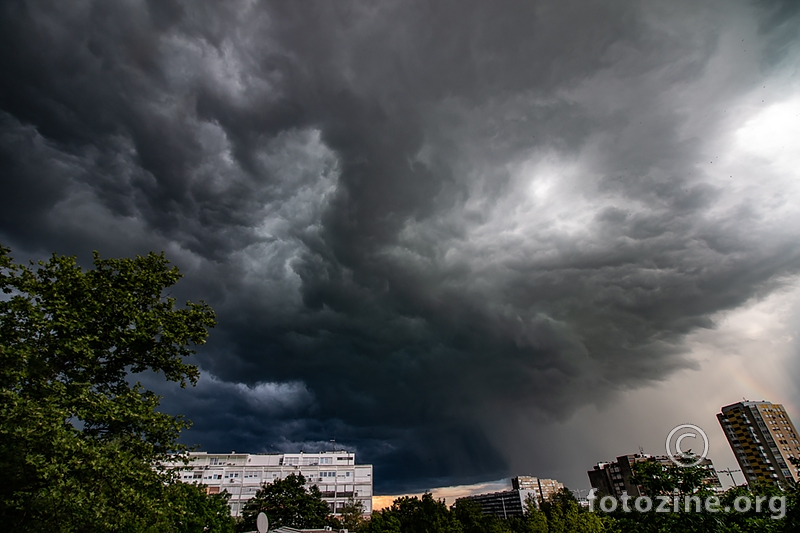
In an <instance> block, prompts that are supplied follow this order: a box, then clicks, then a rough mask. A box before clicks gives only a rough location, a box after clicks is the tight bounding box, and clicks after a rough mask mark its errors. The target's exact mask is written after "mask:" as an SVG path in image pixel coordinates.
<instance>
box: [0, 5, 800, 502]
mask: <svg viewBox="0 0 800 533" xmlns="http://www.w3.org/2000/svg"><path fill="white" fill-rule="evenodd" d="M792 5H793V4H792V3H791V2H785V3H783V4H780V3H773V2H769V3H767V2H764V3H745V2H740V3H736V4H731V3H729V2H725V3H713V2H709V3H706V4H704V5H702V6H698V5H697V4H696V3H695V2H670V3H669V4H664V3H659V2H588V3H587V2H577V1H575V2H569V1H567V2H558V3H557V4H551V3H546V2H541V3H537V2H504V3H496V2H463V1H459V2H385V3H381V4H380V5H373V4H372V3H369V2H319V3H306V2H303V3H295V2H274V3H270V2H263V3H262V2H246V1H237V2H227V3H225V4H223V5H220V4H218V3H216V2H206V3H200V2H195V3H191V4H190V3H184V2H178V1H173V0H170V1H164V0H159V1H147V2H144V1H141V2H131V3H127V4H124V5H123V4H108V3H105V2H91V1H77V0H75V1H62V2H45V1H41V2H35V1H31V2H22V1H17V0H10V1H7V2H5V3H4V4H3V6H2V8H0V17H2V18H1V19H0V39H2V50H3V53H2V56H1V57H0V68H2V72H3V76H2V79H0V105H1V106H2V111H0V139H2V142H0V168H1V169H2V170H0V172H2V174H1V175H2V191H3V194H2V196H1V197H0V237H2V241H3V242H4V243H6V244H9V245H12V246H14V248H15V251H16V253H15V255H16V256H17V257H18V258H21V257H24V256H23V254H25V253H27V254H29V255H37V254H43V253H47V252H50V251H53V250H56V251H58V252H60V253H68V254H78V255H79V256H80V257H82V258H84V259H85V258H86V257H87V254H88V251H90V250H91V249H98V250H100V251H101V253H102V254H103V255H105V256H109V255H131V254H134V253H143V252H146V251H147V250H150V249H156V250H160V249H164V250H166V251H167V253H168V255H169V256H170V257H171V258H172V259H173V260H174V262H175V263H176V264H177V265H178V266H180V267H181V269H182V270H183V271H184V272H185V273H186V274H187V276H186V280H185V281H184V282H183V283H182V287H180V288H179V291H181V296H185V297H186V298H191V299H199V298H205V299H206V300H207V301H209V302H210V303H211V304H212V305H213V307H214V308H215V309H216V310H217V313H218V315H219V318H220V326H219V327H218V329H217V330H215V331H214V333H213V335H212V340H211V342H210V344H209V346H208V347H207V349H205V350H203V352H202V353H201V354H200V355H199V357H198V361H199V363H200V365H201V366H202V368H203V369H204V370H206V371H207V373H208V374H207V375H208V376H209V377H207V378H205V379H204V380H203V381H202V382H201V384H200V385H199V386H198V388H197V389H195V390H194V391H192V392H191V393H188V394H187V393H185V391H181V392H180V393H177V392H175V391H170V390H169V389H167V390H165V392H164V394H165V395H166V397H165V404H166V406H167V408H169V409H171V410H174V411H178V412H184V413H186V414H187V415H188V416H189V418H191V419H193V420H194V421H195V428H194V429H193V430H192V432H190V433H189V434H188V436H187V438H188V439H189V440H190V441H192V442H200V443H201V444H202V445H203V447H204V449H209V450H217V449H223V450H224V449H227V448H231V449H239V450H243V449H249V450H252V451H259V450H270V449H286V450H288V449H296V448H297V447H303V446H305V447H306V448H307V449H311V448H315V447H316V448H319V447H323V446H326V445H327V443H328V440H329V439H331V438H333V437H336V438H337V439H338V440H339V442H342V443H345V444H349V445H351V446H353V447H354V448H356V449H357V450H358V451H359V453H360V454H361V458H363V459H364V460H368V461H373V462H375V464H376V465H377V468H378V470H377V479H376V483H377V484H378V488H379V490H403V489H406V488H411V489H414V488H421V487H425V486H431V485H433V484H435V483H453V482H469V481H478V480H485V479H488V478H491V476H494V477H495V478H496V477H500V476H502V475H505V474H507V473H508V472H507V471H506V465H507V464H508V463H509V457H507V456H504V452H503V450H501V449H499V448H498V447H497V446H495V445H494V444H492V443H491V439H488V438H487V436H486V434H485V431H486V427H487V426H488V425H491V424H497V423H501V422H498V420H500V421H502V420H503V417H504V416H505V415H506V414H510V415H513V414H515V413H520V412H527V411H530V410H531V406H534V410H535V411H537V412H538V413H539V414H540V416H541V419H540V420H539V422H540V423H544V421H547V420H557V419H563V418H565V417H568V416H569V415H570V414H571V413H572V412H574V410H575V409H576V408H578V407H580V406H582V405H586V404H587V403H598V402H605V401H608V399H609V398H612V397H613V395H614V394H615V392H617V391H619V390H625V389H629V388H634V387H639V386H642V385H645V384H647V383H650V382H652V381H654V380H661V379H665V378H666V377H667V376H669V375H670V373H671V372H673V371H675V370H677V369H680V368H687V367H692V365H693V364H694V363H693V362H692V361H690V360H688V359H687V358H686V357H685V356H684V355H683V353H684V351H683V347H682V341H683V339H684V336H685V335H686V334H688V333H690V332H692V331H695V330H696V329H698V328H710V327H713V322H712V321H711V318H710V317H711V315H713V314H714V313H716V312H718V311H720V310H725V309H732V308H735V307H736V306H738V305H740V304H741V303H742V302H744V301H746V300H748V299H749V298H751V297H753V296H757V295H759V294H767V293H768V292H769V291H771V290H772V289H774V288H775V287H777V286H779V285H780V283H781V282H782V281H783V280H784V279H786V278H787V277H790V276H794V275H796V274H797V273H798V270H800V248H798V246H797V242H798V230H796V229H794V228H795V227H797V226H793V222H795V219H796V218H797V217H796V214H795V213H794V212H793V211H792V210H791V205H792V202H793V200H794V198H793V196H792V194H790V193H786V195H785V197H782V198H781V197H780V195H779V194H778V193H777V192H776V193H775V194H772V193H773V192H774V191H773V189H770V188H769V186H767V187H764V186H762V185H763V184H764V183H766V184H770V183H771V184H772V187H773V188H774V189H775V190H780V188H781V187H782V186H783V185H782V184H783V182H782V181H781V180H782V179H784V178H785V177H782V176H781V175H780V173H779V172H778V171H776V170H775V169H771V168H769V167H768V166H767V165H765V164H763V163H759V162H758V161H755V162H754V160H752V161H749V162H742V161H741V160H740V159H737V156H736V155H735V154H734V151H735V150H734V149H733V148H732V147H731V145H730V143H731V142H733V141H732V139H733V137H732V135H733V133H731V132H735V131H737V128H740V127H741V124H742V122H743V121H744V120H746V118H747V117H748V116H750V115H748V114H747V113H748V112H750V114H752V113H755V111H754V109H755V110H756V111H757V108H756V107H754V104H751V103H750V102H751V100H753V101H755V100H754V99H762V100H765V102H764V103H763V104H762V106H763V107H764V108H766V106H768V105H769V104H770V102H777V101H780V100H781V99H786V98H789V97H790V96H791V87H792V86H791V83H790V82H791V79H790V78H791V77H789V78H787V77H786V76H785V74H784V73H785V72H787V71H790V70H791V68H790V67H791V66H792V65H796V61H797V57H798V54H797V51H798V48H797V46H798V42H797V38H796V36H795V32H794V31H791V28H796V27H797V22H798V21H797V10H796V9H794V8H793V7H792ZM787 65H788V66H787ZM787 69H788V70H787ZM787 79H788V81H787ZM767 84H769V85H770V88H769V90H767V87H766V86H767ZM761 85H763V86H764V87H763V89H764V90H763V91H762V92H757V91H756V90H757V88H758V87H760V86H761ZM754 95H755V96H754ZM762 97H763V98H762ZM748 110H749V111H748ZM732 154H733V155H732ZM715 165H716V166H715ZM731 169H735V170H736V171H737V172H736V174H737V175H736V176H735V177H734V176H733V172H734V171H733V170H731ZM728 171H730V173H729V172H728ZM756 173H758V174H757V175H756ZM728 174H730V178H729V177H728ZM727 180H730V181H727ZM754 187H755V189H754ZM752 190H757V191H760V192H758V193H757V194H750V193H748V191H752ZM490 422H491V423H490ZM594 460H597V459H588V464H591V462H593V461H594ZM546 461H547V459H546V458H541V460H540V462H541V463H542V464H544V463H545V462H546Z"/></svg>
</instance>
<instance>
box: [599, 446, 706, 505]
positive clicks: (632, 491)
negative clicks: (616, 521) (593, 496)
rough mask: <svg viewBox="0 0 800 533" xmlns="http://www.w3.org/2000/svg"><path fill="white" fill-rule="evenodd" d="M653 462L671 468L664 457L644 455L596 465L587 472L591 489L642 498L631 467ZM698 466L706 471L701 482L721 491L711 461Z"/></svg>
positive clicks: (603, 493) (623, 457)
mask: <svg viewBox="0 0 800 533" xmlns="http://www.w3.org/2000/svg"><path fill="white" fill-rule="evenodd" d="M645 461H653V462H657V463H660V464H662V465H664V466H667V467H668V466H672V465H673V462H672V460H671V459H670V458H669V457H667V456H665V455H648V454H644V453H637V454H630V455H621V456H619V457H617V460H616V461H612V462H604V463H597V465H595V467H594V469H592V470H589V472H588V474H589V483H591V485H592V488H594V489H597V491H598V492H599V493H600V494H601V495H608V496H615V497H617V498H619V497H620V496H622V493H623V492H625V493H627V494H628V495H629V496H631V497H637V496H643V490H642V487H641V486H639V485H636V484H635V483H634V482H633V481H632V480H631V478H632V477H633V465H635V464H636V463H640V462H645ZM699 466H701V467H703V468H705V469H706V470H707V471H708V475H707V476H706V478H705V479H704V480H703V482H704V483H705V484H706V485H708V486H710V487H711V488H713V489H717V490H721V489H722V485H721V484H720V482H719V476H718V475H717V471H716V470H714V464H713V463H712V462H711V459H703V460H702V461H701V462H700V464H699Z"/></svg>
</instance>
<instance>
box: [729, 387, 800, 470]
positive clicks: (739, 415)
mask: <svg viewBox="0 0 800 533" xmlns="http://www.w3.org/2000/svg"><path fill="white" fill-rule="evenodd" d="M717 419H718V420H719V423H720V425H721V426H722V430H723V431H724V432H725V437H727V439H728V443H729V444H730V445H731V449H732V450H733V454H734V455H735V456H736V460H737V461H738V463H739V466H740V467H741V469H742V473H743V474H744V477H745V479H747V482H748V483H749V484H752V483H757V482H769V483H777V484H782V485H784V486H786V485H788V484H790V483H791V482H795V481H798V474H799V473H798V468H797V467H796V466H794V465H793V464H792V463H791V461H790V459H792V458H795V457H800V441H798V436H797V430H796V429H795V427H794V424H792V421H791V419H790V418H789V414H788V413H787V412H786V409H784V407H783V406H782V405H780V404H773V403H770V402H768V401H765V400H762V401H760V402H751V401H749V400H745V401H743V402H738V403H734V404H731V405H727V406H725V407H723V408H722V412H721V413H719V414H718V415H717Z"/></svg>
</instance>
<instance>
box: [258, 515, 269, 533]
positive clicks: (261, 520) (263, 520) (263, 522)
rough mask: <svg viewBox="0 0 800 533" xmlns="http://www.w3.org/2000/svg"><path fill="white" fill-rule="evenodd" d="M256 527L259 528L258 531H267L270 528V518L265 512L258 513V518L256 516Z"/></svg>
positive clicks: (264, 532)
mask: <svg viewBox="0 0 800 533" xmlns="http://www.w3.org/2000/svg"><path fill="white" fill-rule="evenodd" d="M256 528H258V533H267V530H268V529H269V520H267V515H265V514H264V513H258V518H256Z"/></svg>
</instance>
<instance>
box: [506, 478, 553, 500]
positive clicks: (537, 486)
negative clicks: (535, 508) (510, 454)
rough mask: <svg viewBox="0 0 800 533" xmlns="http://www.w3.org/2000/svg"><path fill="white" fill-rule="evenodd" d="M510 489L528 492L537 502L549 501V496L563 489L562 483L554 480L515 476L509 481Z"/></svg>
mask: <svg viewBox="0 0 800 533" xmlns="http://www.w3.org/2000/svg"><path fill="white" fill-rule="evenodd" d="M511 487H512V488H514V489H517V490H528V491H530V492H532V493H533V497H534V498H536V501H537V502H541V501H542V500H549V499H550V497H551V496H553V495H554V494H556V493H557V492H558V491H560V490H561V489H563V488H564V484H563V483H559V482H558V481H556V480H555V479H542V478H538V477H533V476H517V477H515V478H512V479H511Z"/></svg>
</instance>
